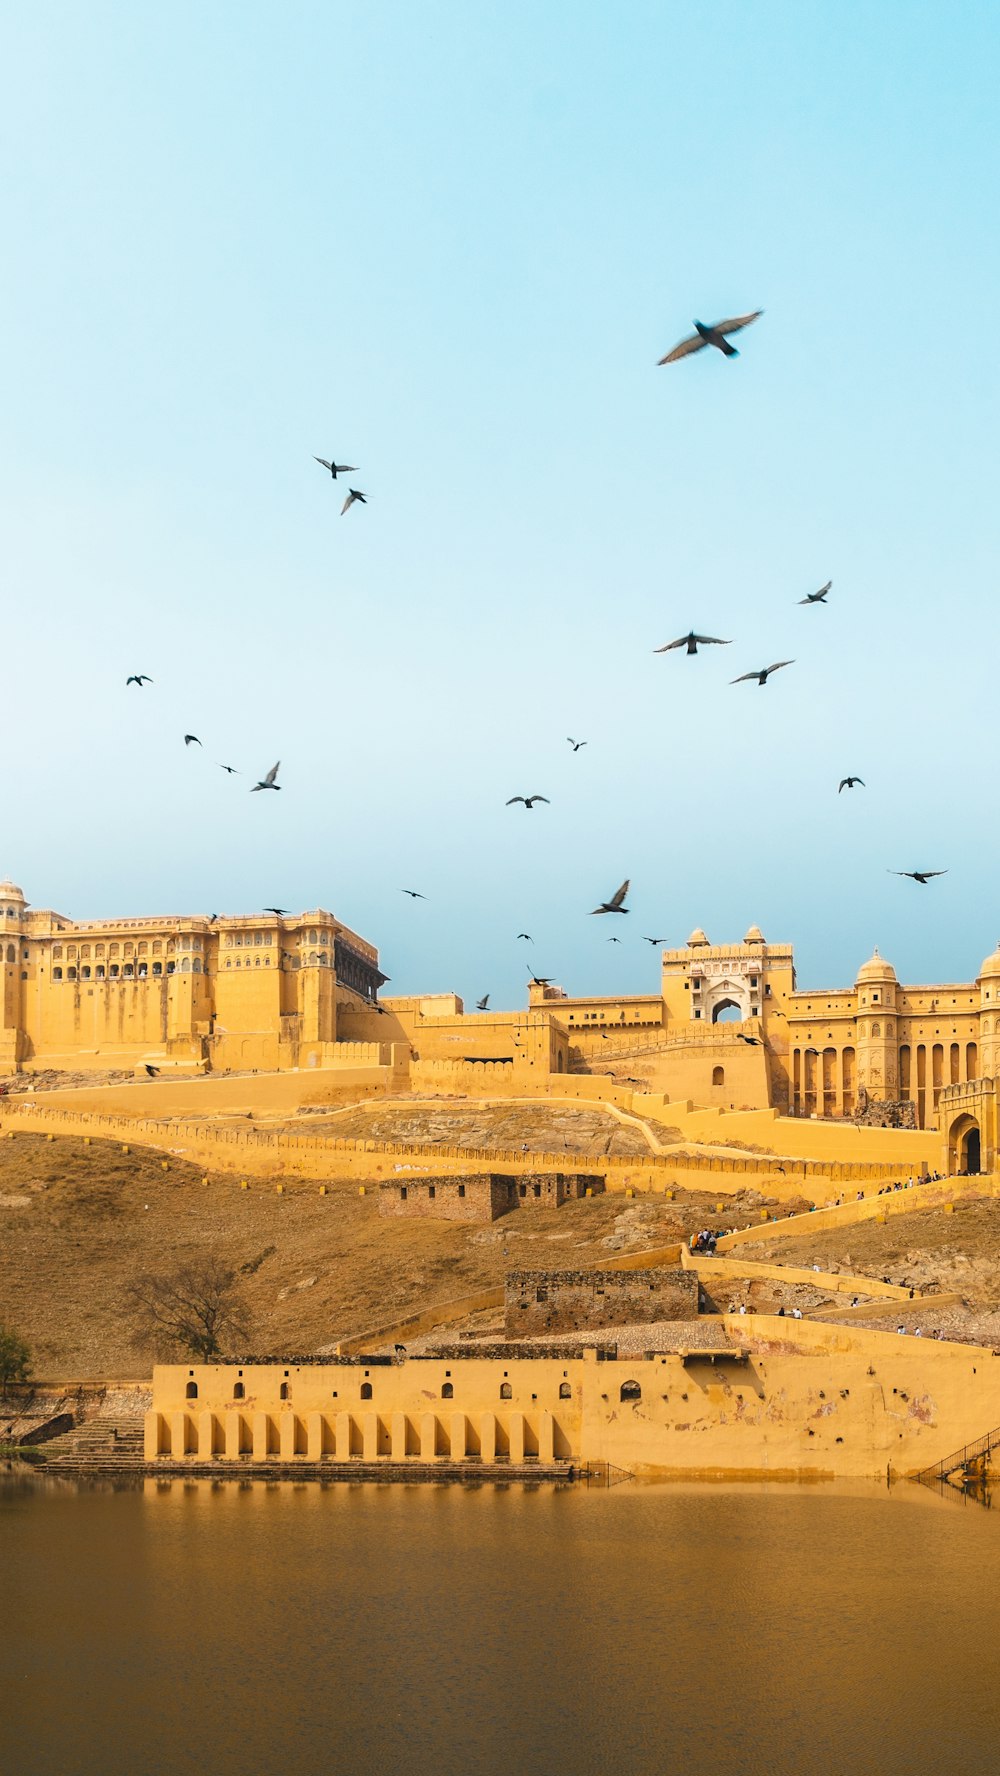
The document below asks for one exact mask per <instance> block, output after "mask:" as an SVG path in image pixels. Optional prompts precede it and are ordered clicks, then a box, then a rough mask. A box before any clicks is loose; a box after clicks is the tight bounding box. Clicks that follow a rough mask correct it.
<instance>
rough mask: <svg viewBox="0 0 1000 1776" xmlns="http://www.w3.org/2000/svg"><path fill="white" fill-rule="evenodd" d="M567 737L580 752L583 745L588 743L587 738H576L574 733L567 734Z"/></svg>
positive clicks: (576, 750)
mask: <svg viewBox="0 0 1000 1776" xmlns="http://www.w3.org/2000/svg"><path fill="white" fill-rule="evenodd" d="M566 738H567V740H568V741H569V743H570V745H571V746H572V748H573V751H574V752H579V750H580V748H581V746H586V744H587V742H586V740H574V739H573V736H572V734H567V735H566Z"/></svg>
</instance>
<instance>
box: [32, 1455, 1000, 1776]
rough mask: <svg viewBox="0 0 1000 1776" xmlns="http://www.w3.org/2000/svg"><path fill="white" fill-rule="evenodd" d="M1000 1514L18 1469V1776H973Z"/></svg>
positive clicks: (986, 1719)
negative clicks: (117, 1485) (166, 1481)
mask: <svg viewBox="0 0 1000 1776" xmlns="http://www.w3.org/2000/svg"><path fill="white" fill-rule="evenodd" d="M998 1576H1000V1512H991V1511H987V1510H984V1509H983V1508H982V1507H981V1506H976V1505H971V1504H969V1505H966V1504H964V1503H963V1502H962V1500H961V1499H960V1498H958V1497H957V1495H956V1496H955V1497H945V1498H940V1497H938V1496H937V1495H936V1494H933V1493H930V1492H927V1491H925V1490H924V1489H923V1488H920V1487H918V1486H914V1485H902V1486H900V1487H897V1488H895V1489H894V1490H893V1491H892V1492H891V1493H887V1492H886V1491H884V1490H878V1489H876V1488H874V1487H873V1488H871V1489H869V1490H866V1489H863V1488H853V1489H844V1488H839V1487H823V1486H811V1487H805V1486H802V1487H785V1486H766V1487H757V1486H732V1487H726V1486H710V1485H702V1486H697V1487H694V1486H658V1487H652V1486H650V1487H641V1486H637V1485H635V1484H629V1485H624V1486H620V1487H616V1488H613V1489H612V1490H610V1491H598V1490H591V1491H588V1490H585V1489H584V1488H582V1487H558V1486H549V1485H539V1486H537V1487H535V1488H528V1489H524V1488H521V1487H519V1486H513V1485H512V1486H510V1487H491V1486H482V1487H479V1488H470V1489H463V1488H459V1487H457V1486H456V1487H447V1486H417V1485H414V1486H389V1485H358V1486H347V1485H342V1486H328V1487H322V1488H321V1487H318V1486H315V1485H293V1484H291V1483H288V1484H280V1485H266V1484H264V1483H256V1484H252V1485H245V1486H240V1485H238V1484H234V1483H216V1484H213V1483H211V1482H203V1483H189V1484H185V1483H183V1482H180V1481H174V1482H173V1484H172V1485H170V1486H166V1485H162V1486H158V1485H156V1484H154V1483H151V1482H150V1483H147V1484H146V1485H145V1486H143V1487H141V1488H139V1489H136V1490H127V1491H110V1490H107V1491H105V1490H80V1491H77V1490H76V1489H75V1488H73V1487H72V1486H71V1485H67V1484H66V1483H64V1482H63V1483H53V1482H48V1483H46V1482H44V1481H42V1482H35V1481H30V1480H25V1481H19V1480H17V1479H15V1478H12V1477H9V1478H7V1479H6V1480H3V1479H0V1587H2V1590H0V1596H2V1608H0V1765H2V1768H3V1769H4V1771H5V1772H6V1771H10V1772H12V1773H13V1772H24V1773H25V1776H119V1773H120V1776H161V1773H162V1776H172V1773H174V1772H188V1771H191V1772H194V1771H197V1772H199V1776H205V1773H206V1772H207V1773H210V1776H279V1773H280V1776H297V1773H298V1772H303V1771H309V1772H313V1771H315V1772H322V1773H324V1776H325V1773H327V1772H330V1773H337V1776H342V1773H343V1776H354V1773H355V1772H358V1773H365V1772H369V1771H371V1772H380V1773H387V1776H394V1773H395V1772H407V1773H408V1776H409V1773H412V1776H536V1773H537V1776H543V1773H544V1776H557V1773H558V1776H561V1773H563V1772H567V1773H573V1776H591V1773H594V1776H596V1773H598V1772H600V1773H601V1776H608V1773H609V1772H611V1773H617V1772H628V1773H630V1776H631V1773H635V1776H647V1773H648V1776H664V1773H670V1772H674V1771H677V1772H684V1776H744V1773H746V1776H757V1773H758V1772H759V1773H760V1776H784V1773H785V1772H788V1776H814V1773H817V1772H818V1773H821V1776H825V1773H826V1772H831V1776H832V1773H834V1772H836V1773H837V1776H842V1773H850V1776H858V1773H861V1776H866V1773H867V1772H871V1773H872V1776H876V1773H877V1776H895V1773H896V1772H900V1773H902V1772H915V1773H917V1776H922V1773H923V1772H925V1771H926V1772H929V1773H931V1776H951V1772H955V1773H956V1776H958V1773H959V1772H961V1773H962V1776H968V1773H969V1772H970V1771H973V1770H976V1771H982V1770H985V1769H991V1768H996V1766H997V1764H998V1762H1000V1688H998V1683H997V1679H998V1675H1000V1671H998V1665H1000V1583H998Z"/></svg>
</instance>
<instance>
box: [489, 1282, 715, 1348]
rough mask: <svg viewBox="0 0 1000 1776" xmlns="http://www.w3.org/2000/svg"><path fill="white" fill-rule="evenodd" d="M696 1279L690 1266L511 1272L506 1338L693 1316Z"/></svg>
mask: <svg viewBox="0 0 1000 1776" xmlns="http://www.w3.org/2000/svg"><path fill="white" fill-rule="evenodd" d="M697 1315H698V1278H697V1276H696V1274H695V1272H694V1271H693V1270H680V1269H677V1270H674V1269H670V1268H667V1267H666V1266H662V1267H658V1268H657V1269H656V1270H512V1271H509V1272H508V1273H507V1279H506V1284H505V1288H504V1329H505V1331H506V1333H507V1336H508V1337H509V1338H536V1337H540V1336H542V1335H544V1334H545V1333H559V1332H582V1331H585V1330H589V1329H591V1328H599V1327H603V1326H644V1325H649V1324H651V1323H652V1321H654V1320H693V1319H696V1318H697Z"/></svg>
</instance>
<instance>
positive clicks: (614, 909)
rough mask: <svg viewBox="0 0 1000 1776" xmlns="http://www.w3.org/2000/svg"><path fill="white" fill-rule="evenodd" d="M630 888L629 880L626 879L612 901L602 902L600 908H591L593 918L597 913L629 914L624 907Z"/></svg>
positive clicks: (617, 889)
mask: <svg viewBox="0 0 1000 1776" xmlns="http://www.w3.org/2000/svg"><path fill="white" fill-rule="evenodd" d="M628 888H629V878H628V876H626V877H625V880H624V882H623V883H622V885H621V887H620V888H616V889H615V891H614V893H613V895H612V896H611V899H610V900H602V901H601V904H600V906H596V907H592V908H591V917H593V915H594V914H595V913H627V912H628V907H627V906H623V905H622V901H623V900H624V899H625V896H626V894H627V893H628Z"/></svg>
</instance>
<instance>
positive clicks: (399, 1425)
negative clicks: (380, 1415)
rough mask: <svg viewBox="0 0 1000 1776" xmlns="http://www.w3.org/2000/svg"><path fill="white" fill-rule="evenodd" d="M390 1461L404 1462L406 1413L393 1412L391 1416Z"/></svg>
mask: <svg viewBox="0 0 1000 1776" xmlns="http://www.w3.org/2000/svg"><path fill="white" fill-rule="evenodd" d="M392 1459H393V1461H405V1460H406V1413H405V1412H394V1413H393V1415H392Z"/></svg>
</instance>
